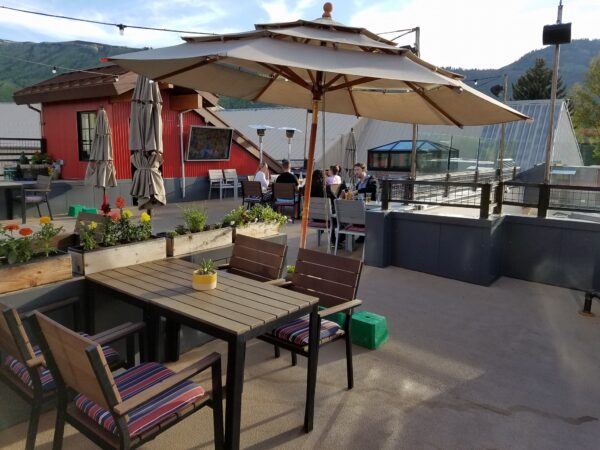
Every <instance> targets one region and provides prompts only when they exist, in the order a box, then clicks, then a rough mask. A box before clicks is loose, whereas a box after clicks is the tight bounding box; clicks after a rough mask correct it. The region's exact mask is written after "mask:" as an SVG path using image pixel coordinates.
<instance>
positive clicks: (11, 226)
mask: <svg viewBox="0 0 600 450" xmlns="http://www.w3.org/2000/svg"><path fill="white" fill-rule="evenodd" d="M2 229H3V230H4V231H11V232H12V231H17V230H18V229H19V225H17V224H16V223H9V224H8V225H4V227H3V228H2Z"/></svg>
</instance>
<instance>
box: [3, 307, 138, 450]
mask: <svg viewBox="0 0 600 450" xmlns="http://www.w3.org/2000/svg"><path fill="white" fill-rule="evenodd" d="M78 301H79V299H77V298H71V299H67V300H62V301H59V302H56V303H54V304H51V305H48V306H46V307H44V308H39V309H38V310H43V311H45V312H51V311H56V310H58V309H62V308H66V307H70V306H74V305H76V303H77V302H78ZM0 309H2V315H1V317H0V351H1V352H2V365H1V366H0V379H2V380H3V381H4V383H5V384H6V385H7V386H8V387H9V388H10V389H12V390H13V391H15V392H16V393H17V394H18V395H19V396H20V397H22V398H23V399H24V400H25V401H26V402H27V403H29V404H30V405H31V412H30V415H29V426H28V430H27V441H26V444H25V448H26V449H28V450H29V449H33V448H34V447H35V440H36V435H37V428H38V422H39V417H40V413H41V410H42V407H43V405H44V404H45V403H47V402H48V401H49V400H51V399H53V398H54V397H55V396H56V383H55V380H54V378H53V377H52V374H51V373H50V371H49V370H48V368H47V367H46V366H45V363H44V359H43V357H42V353H41V350H40V349H39V347H37V346H34V345H33V344H32V342H31V340H30V339H29V336H28V334H27V332H26V330H25V327H24V325H23V322H22V320H21V315H19V313H18V312H17V310H16V309H15V308H10V307H6V306H4V305H0ZM74 311H76V309H75V308H74ZM142 330H143V324H131V323H127V324H124V325H122V326H120V327H117V328H115V329H112V330H108V331H105V332H104V333H101V334H100V335H98V336H96V337H95V338H97V339H98V340H99V341H100V342H101V343H102V345H104V346H103V347H102V351H103V355H104V358H105V359H106V361H107V363H108V364H109V366H110V367H111V369H113V370H116V369H119V368H121V367H124V366H126V365H128V364H129V363H131V364H133V359H129V362H128V361H125V360H123V359H122V358H121V356H120V355H119V353H117V352H116V351H115V350H114V349H113V348H111V347H109V346H107V345H106V344H108V343H110V342H114V341H116V340H119V339H121V338H124V337H127V338H128V339H129V338H132V337H133V334H132V333H141V332H142ZM140 342H141V339H140ZM130 344H131V346H130ZM128 349H131V350H133V343H132V341H130V342H128ZM128 354H129V352H128ZM134 357H135V354H133V356H132V355H129V356H128V358H134Z"/></svg>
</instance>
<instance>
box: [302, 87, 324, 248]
mask: <svg viewBox="0 0 600 450" xmlns="http://www.w3.org/2000/svg"><path fill="white" fill-rule="evenodd" d="M319 101H320V100H319V99H317V98H313V104H312V122H311V126H310V143H309V144H308V161H307V164H306V181H305V183H304V205H303V209H302V228H301V230H300V248H304V247H305V245H306V228H307V226H308V211H309V209H310V188H311V186H312V173H313V161H314V159H315V144H316V143H317V125H318V120H319Z"/></svg>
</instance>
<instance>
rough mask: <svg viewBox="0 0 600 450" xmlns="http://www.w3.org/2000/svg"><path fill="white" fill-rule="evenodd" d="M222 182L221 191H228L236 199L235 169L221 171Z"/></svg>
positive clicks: (236, 176)
mask: <svg viewBox="0 0 600 450" xmlns="http://www.w3.org/2000/svg"><path fill="white" fill-rule="evenodd" d="M223 176H224V177H223V180H222V181H221V191H225V190H228V189H230V190H231V192H233V196H234V197H236V198H237V189H238V186H239V185H238V175H237V171H236V170H235V169H223Z"/></svg>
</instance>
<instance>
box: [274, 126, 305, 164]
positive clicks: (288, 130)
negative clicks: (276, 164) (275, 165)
mask: <svg viewBox="0 0 600 450" xmlns="http://www.w3.org/2000/svg"><path fill="white" fill-rule="evenodd" d="M279 129H280V130H284V131H285V137H287V140H288V154H287V160H288V162H289V163H290V164H291V162H292V139H294V133H295V132H296V131H297V132H298V133H302V131H301V130H299V129H298V128H293V127H281V128H279Z"/></svg>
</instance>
